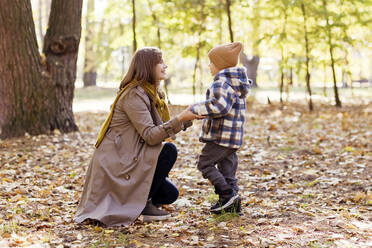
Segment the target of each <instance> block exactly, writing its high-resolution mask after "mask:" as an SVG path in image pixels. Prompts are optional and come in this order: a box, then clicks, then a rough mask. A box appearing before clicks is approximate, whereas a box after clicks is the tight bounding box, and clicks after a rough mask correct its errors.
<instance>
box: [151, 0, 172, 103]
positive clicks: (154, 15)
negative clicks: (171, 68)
mask: <svg viewBox="0 0 372 248" xmlns="http://www.w3.org/2000/svg"><path fill="white" fill-rule="evenodd" d="M147 3H148V5H149V8H150V12H151V16H152V20H153V21H154V23H155V24H156V36H157V38H158V39H157V45H158V48H159V49H161V32H160V23H159V20H158V17H157V16H156V14H155V11H154V10H153V8H152V3H151V1H150V0H147ZM170 82H171V80H170V78H169V77H167V78H166V79H165V80H164V89H165V95H166V96H167V99H168V104H171V102H170V99H169V92H168V85H169V84H170Z"/></svg>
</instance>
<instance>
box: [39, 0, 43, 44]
mask: <svg viewBox="0 0 372 248" xmlns="http://www.w3.org/2000/svg"><path fill="white" fill-rule="evenodd" d="M38 11H39V38H40V42H43V40H44V32H43V1H42V0H39V4H38Z"/></svg>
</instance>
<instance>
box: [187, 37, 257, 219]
mask: <svg viewBox="0 0 372 248" xmlns="http://www.w3.org/2000/svg"><path fill="white" fill-rule="evenodd" d="M241 50H242V44H241V43H240V42H234V43H230V44H226V45H221V46H217V47H215V48H213V49H212V50H210V51H209V53H208V57H209V60H210V64H209V68H210V71H211V74H212V76H214V79H213V83H212V85H211V86H210V87H209V88H208V90H207V92H206V101H202V102H199V103H196V104H194V105H193V106H192V107H191V111H192V112H193V113H194V114H197V115H202V116H205V117H206V118H205V119H204V120H203V124H202V132H201V135H200V138H199V140H200V141H201V142H204V143H205V146H204V148H203V150H202V152H201V154H200V156H199V161H198V169H199V170H200V171H201V173H202V175H203V177H204V178H207V179H208V180H209V181H210V182H211V183H212V184H213V186H214V188H215V192H216V194H218V196H219V200H218V202H217V203H216V204H214V205H213V206H212V207H211V209H210V211H211V212H212V213H215V214H220V213H221V212H237V213H240V211H241V203H240V197H239V195H238V190H239V188H238V185H237V181H238V180H237V179H236V177H235V174H236V169H237V166H238V157H237V155H236V151H237V150H238V148H240V147H241V145H242V141H243V125H244V112H245V110H246V103H245V97H246V95H247V93H248V90H249V88H250V85H251V80H249V79H247V75H246V72H245V69H244V68H242V67H235V66H236V65H237V63H238V57H239V53H240V52H241ZM216 164H217V168H216Z"/></svg>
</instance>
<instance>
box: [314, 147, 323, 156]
mask: <svg viewBox="0 0 372 248" xmlns="http://www.w3.org/2000/svg"><path fill="white" fill-rule="evenodd" d="M313 152H314V153H315V154H318V155H319V154H322V150H320V148H319V147H317V146H315V147H314V148H313Z"/></svg>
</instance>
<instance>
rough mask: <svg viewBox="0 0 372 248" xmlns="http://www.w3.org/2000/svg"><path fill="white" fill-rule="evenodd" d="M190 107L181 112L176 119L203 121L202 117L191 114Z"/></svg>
mask: <svg viewBox="0 0 372 248" xmlns="http://www.w3.org/2000/svg"><path fill="white" fill-rule="evenodd" d="M190 109H191V106H189V107H187V108H186V109H185V110H183V111H182V112H181V113H179V114H178V115H177V118H178V119H179V120H180V121H181V122H184V121H188V120H194V119H203V118H205V117H204V116H201V115H196V114H194V113H193V112H191V110H190Z"/></svg>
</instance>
